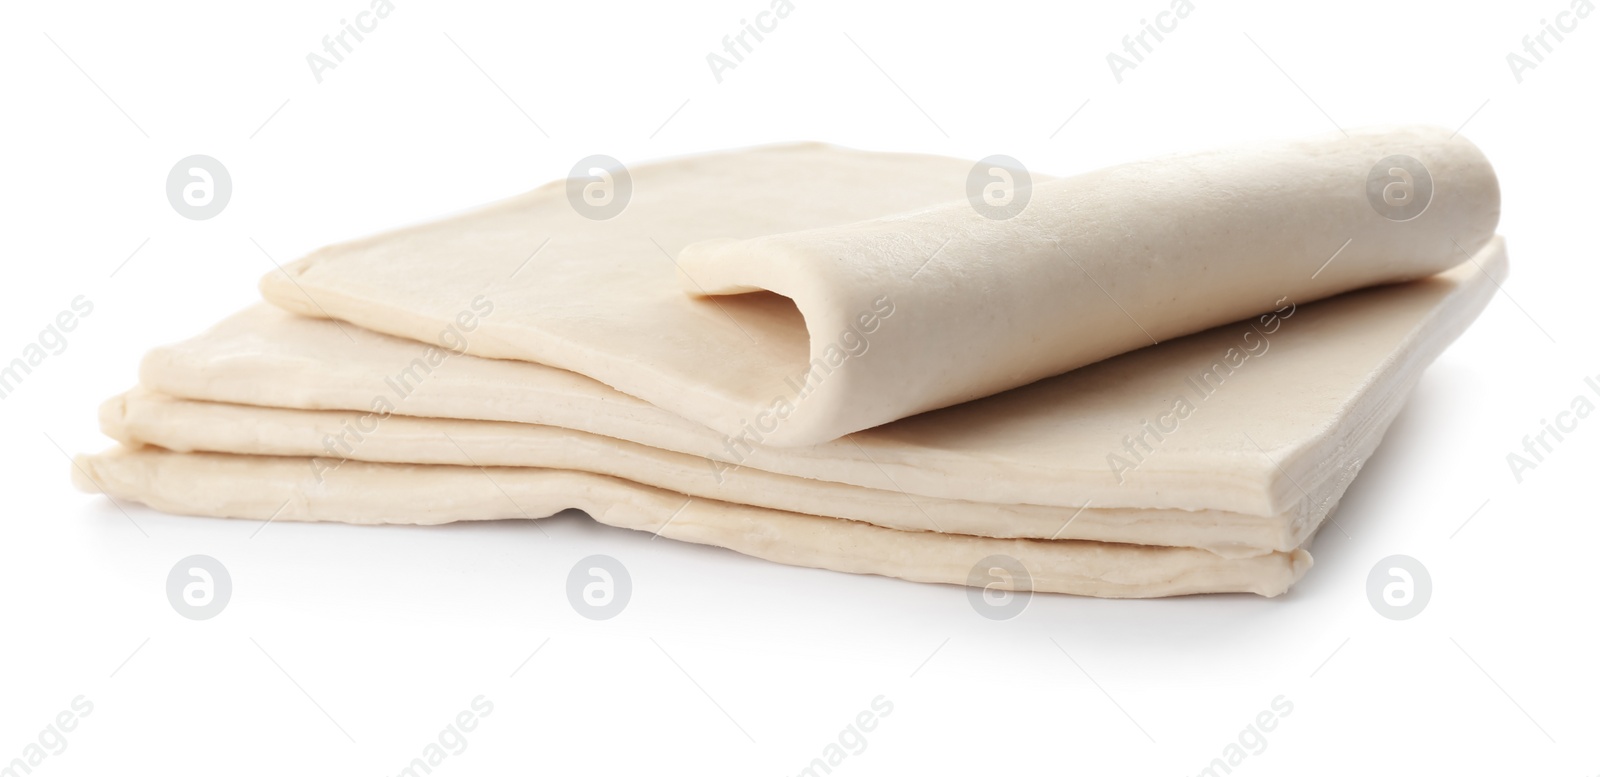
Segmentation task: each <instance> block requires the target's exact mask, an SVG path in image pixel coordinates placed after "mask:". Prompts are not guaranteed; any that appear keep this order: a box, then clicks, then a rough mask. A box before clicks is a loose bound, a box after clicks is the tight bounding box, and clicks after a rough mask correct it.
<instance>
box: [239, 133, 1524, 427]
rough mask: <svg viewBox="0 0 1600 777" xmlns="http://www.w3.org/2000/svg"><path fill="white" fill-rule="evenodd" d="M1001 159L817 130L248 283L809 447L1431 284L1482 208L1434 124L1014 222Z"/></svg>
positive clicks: (1473, 169)
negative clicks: (838, 140)
mask: <svg viewBox="0 0 1600 777" xmlns="http://www.w3.org/2000/svg"><path fill="white" fill-rule="evenodd" d="M993 172H994V170H993V168H990V167H988V166H987V165H983V164H980V165H978V166H976V167H975V166H974V165H973V164H972V163H971V162H967V161H962V160H957V159H949V158H943V157H932V156H921V155H912V154H884V153H873V152H861V151H851V150H847V149H841V148H836V147H831V146H825V145H819V144H799V145H789V146H776V147H767V148H756V149H747V150H742V151H731V152H722V153H716V154H708V155H703V156H696V157H687V158H682V159H675V160H667V161H663V162H655V163H651V164H640V165H636V166H631V167H630V168H629V169H628V170H627V176H626V177H627V181H628V187H627V189H626V203H625V205H626V207H624V208H623V209H622V210H620V211H618V212H613V211H607V212H606V213H605V214H603V217H596V216H595V214H592V213H586V212H585V210H584V208H583V201H575V200H573V199H572V197H571V187H568V186H567V185H566V184H567V182H556V183H554V184H551V185H547V186H544V187H541V188H539V189H536V190H534V191H532V192H529V193H527V194H523V195H519V196H517V197H513V198H510V199H507V200H503V201H501V202H497V203H494V204H491V205H489V206H486V207H483V208H480V209H478V210H475V211H472V212H468V213H464V214H461V215H457V216H453V217H450V218H446V219H442V220H439V221H435V222H432V223H428V224H421V225H417V226H412V227H407V228H404V229H400V230H396V231H393V232H390V233H387V234H383V235H377V236H374V237H369V238H365V239H362V240H357V241H352V242H349V243H343V244H339V245H334V246H329V247H327V248H323V249H321V250H318V251H316V252H313V253H312V254H310V255H308V256H306V257H303V258H301V259H299V260H297V261H294V262H292V263H289V264H287V265H285V266H284V267H283V268H282V269H281V270H274V271H273V272H271V273H269V274H268V275H267V276H266V277H264V278H263V279H262V283H261V288H262V293H263V295H264V296H265V297H266V299H267V300H268V301H269V302H271V303H272V304H274V305H276V306H278V307H280V308H283V309H285V310H288V311H290V312H293V313H298V314H301V315H304V316H311V317H318V318H333V319H338V320H341V321H347V322H351V323H354V324H357V325H359V326H361V327H364V328H366V329H370V330H373V331H377V332H382V333H385V334H391V335H397V336H400V337H404V338H409V339H411V340H417V341H422V342H425V343H430V344H436V345H438V346H440V347H441V349H448V350H449V351H452V352H465V353H470V354H474V355H477V356H486V357H491V358H495V359H510V360H519V361H524V362H534V363H538V364H543V365H548V366H551V367H556V368H559V369H562V370H567V371H570V372H574V373H578V374H580V375H584V376H587V377H589V378H592V379H594V380H597V381H599V382H601V383H604V384H606V385H608V386H610V387H612V388H614V389H616V390H618V391H621V392H623V393H625V394H629V395H631V396H633V397H637V398H639V399H642V400H644V401H646V402H648V403H650V404H652V405H654V406H656V407H659V408H661V409H664V410H666V411H668V412H670V413H672V414H674V415H676V416H678V417H681V418H684V419H688V420H689V421H692V422H695V423H697V424H701V425H704V426H707V427H710V428H711V429H713V430H715V431H716V432H717V433H719V435H723V436H725V437H726V439H727V440H728V441H729V442H730V444H731V445H734V446H735V447H740V448H747V447H750V446H803V445H815V444H819V443H823V442H826V441H829V440H835V439H838V438H840V437H843V436H844V435H848V434H850V433H852V432H856V431H859V430H862V429H867V428H870V427H874V426H878V425H881V424H884V423H888V422H890V421H894V420H896V419H900V418H905V417H907V416H912V415H915V414H918V413H921V412H924V411H928V410H932V409H935V408H940V407H946V406H950V405H955V404H958V403H962V402H966V401H968V400H973V399H977V398H980V397H983V396H987V395H991V394H995V393H998V392H1001V391H1005V390H1007V389H1011V388H1014V387H1017V386H1021V385H1024V384H1028V383H1031V382H1034V381H1037V380H1039V379H1042V378H1045V377H1048V376H1051V375H1057V374H1061V373H1064V372H1067V371H1070V370H1073V369H1075V368H1077V367H1081V366H1083V365H1086V364H1090V363H1093V362H1096V361H1099V360H1102V359H1105V358H1107V357H1110V356H1113V355H1116V354H1118V353H1123V352H1126V351H1131V350H1134V349H1138V348H1141V347H1143V346H1146V345H1149V344H1151V343H1154V342H1157V341H1165V340H1167V339H1171V338H1175V337H1178V336H1181V335H1186V334H1190V333H1194V332H1198V331H1200V330H1203V329H1207V328H1210V327H1214V326H1217V325H1219V324H1223V323H1228V322H1231V321H1238V320H1242V319H1245V318H1248V317H1251V316H1254V315H1257V314H1261V313H1265V312H1267V311H1270V310H1274V309H1276V308H1278V307H1280V306H1281V305H1283V304H1291V303H1305V302H1309V301H1311V300H1313V299H1318V298H1321V297H1327V296H1330V295H1334V294H1337V293H1340V292H1343V291H1347V290H1350V289H1354V288H1358V287H1362V286H1369V285H1373V284H1379V283H1385V282H1390V281H1397V280H1402V279H1408V278H1416V277H1421V276H1426V275H1431V274H1434V273H1437V272H1439V271H1441V270H1444V269H1446V268H1448V267H1451V266H1453V265H1455V264H1457V263H1459V262H1462V261H1464V260H1465V259H1466V257H1467V256H1469V255H1470V254H1471V253H1473V252H1475V251H1477V250H1478V249H1479V248H1481V247H1482V246H1483V245H1484V244H1485V243H1486V242H1487V241H1488V240H1489V238H1490V236H1491V235H1492V234H1493V231H1494V228H1495V225H1496V222H1497V221H1498V216H1499V192H1498V186H1497V184H1496V181H1495V177H1494V173H1493V171H1492V170H1491V169H1490V167H1489V164H1488V162H1487V161H1485V159H1484V157H1483V155H1482V154H1481V153H1479V152H1478V150H1477V149H1476V148H1475V147H1473V146H1472V145H1471V144H1470V143H1468V142H1467V141H1466V140H1464V139H1462V138H1459V137H1454V136H1452V135H1450V133H1449V132H1448V131H1447V130H1437V129H1429V128H1408V129H1388V130H1364V131H1363V130H1356V131H1351V132H1350V133H1349V134H1348V135H1347V136H1346V135H1335V136H1332V137H1328V138H1321V139H1315V140H1307V141H1299V142H1292V143H1280V144H1276V145H1258V146H1253V147H1250V148H1245V149H1238V150H1226V151H1217V152H1210V153H1203V154H1191V155H1186V156H1175V157H1166V158H1162V159H1156V160H1151V161H1147V162H1141V163H1137V164H1130V165H1124V166H1120V167H1114V168H1110V169H1106V170H1101V171H1098V172H1093V173H1088V174H1084V175H1080V176H1076V177H1072V178H1066V179H1060V180H1051V179H1047V178H1046V177H1045V176H1042V175H1038V174H1034V175H1033V176H1032V184H1031V185H1030V186H1027V187H1022V188H1017V189H1015V190H1014V191H1011V192H1010V193H1009V194H1008V195H1007V196H1009V197H1011V198H1012V199H1011V201H1012V202H1013V203H1015V202H1018V201H1022V200H1025V201H1026V205H1025V206H1024V207H1022V208H1021V210H1020V212H1017V213H1015V214H1014V215H1011V217H1009V218H990V216H993V215H996V214H995V213H994V211H993V210H992V209H989V208H987V207H983V206H984V205H985V204H986V203H988V202H990V201H989V200H984V199H982V197H983V196H984V195H983V194H982V189H981V187H979V188H977V189H974V186H973V182H974V181H975V180H976V181H979V182H981V181H982V180H983V177H984V176H989V175H991V173H993ZM974 176H977V178H976V179H975V178H974ZM617 179H618V180H621V177H620V171H619V173H618V176H617ZM1012 179H1013V180H1014V181H1017V180H1021V176H1018V175H1012ZM969 191H977V192H978V194H976V195H974V197H975V200H969V199H967V198H966V197H967V193H968V192H969ZM618 192H619V193H618V194H617V196H619V197H622V196H623V194H622V190H621V188H619V190H618ZM990 194H991V195H992V194H993V192H991V193H990ZM974 201H976V202H978V203H979V205H977V206H975V205H974V204H973V202H974ZM1013 209H1014V208H1013ZM1007 212H1008V213H1009V211H1007ZM1400 218H1405V220H1397V219H1400ZM685 290H687V291H688V292H689V293H684V292H685ZM354 336H355V335H353V334H351V333H350V332H346V333H345V334H343V335H341V338H352V337H354Z"/></svg>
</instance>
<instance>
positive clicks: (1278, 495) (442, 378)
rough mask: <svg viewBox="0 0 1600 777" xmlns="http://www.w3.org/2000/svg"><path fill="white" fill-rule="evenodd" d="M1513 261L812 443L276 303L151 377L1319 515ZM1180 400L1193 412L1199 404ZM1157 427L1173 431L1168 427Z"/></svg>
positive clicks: (796, 458)
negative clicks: (772, 442) (705, 421)
mask: <svg viewBox="0 0 1600 777" xmlns="http://www.w3.org/2000/svg"><path fill="white" fill-rule="evenodd" d="M1506 272H1507V265H1506V258H1505V245H1504V241H1503V240H1502V239H1500V238H1496V239H1494V240H1491V241H1490V243H1489V244H1488V245H1486V246H1485V247H1484V248H1483V249H1482V250H1481V251H1479V252H1478V254H1477V255H1476V256H1474V258H1473V261H1471V262H1466V263H1463V264H1462V265H1460V266H1458V267H1456V268H1454V269H1452V270H1450V271H1447V272H1445V273H1441V274H1439V275H1437V276H1433V277H1430V278H1426V279H1422V280H1419V281H1414V282H1411V283H1405V284H1398V285H1391V286H1383V287H1378V288H1373V289H1366V290H1362V291H1359V292H1353V293H1349V294H1345V295H1341V296H1338V297H1334V298H1332V299H1328V300H1323V301H1321V302H1317V303H1314V304H1308V305H1295V306H1294V308H1293V310H1292V312H1291V313H1290V314H1289V315H1287V316H1283V315H1278V314H1270V315H1268V316H1262V317H1258V318H1256V319H1252V320H1251V321H1248V322H1241V323H1237V324H1229V325H1225V326H1221V327H1217V328H1214V329H1212V330H1209V331H1207V332H1204V333H1200V334H1197V335H1193V336H1189V337H1184V338H1180V339H1177V340H1172V341H1168V342H1166V343H1162V344H1161V345H1159V346H1153V347H1150V348H1146V349H1142V350H1139V351H1135V352H1133V353H1129V354H1124V355H1122V356H1119V357H1115V358H1112V359H1108V360H1106V361H1103V362H1100V363H1097V364H1093V365H1090V366H1087V367H1083V368H1080V369H1077V370H1074V371H1072V372H1070V373H1067V374H1065V375H1061V376H1057V377H1055V378H1049V379H1046V380H1042V381H1039V382H1037V383H1034V384H1032V385H1030V386H1025V387H1022V388H1019V389H1014V390H1012V391H1009V392H1005V393H1003V394H999V395H996V396H994V397H990V398H986V399H982V400H977V401H974V402H969V403H966V404H963V405H959V406H956V407H952V408H946V409H944V410H938V411H934V412H930V413H926V414H923V415H920V416H916V417H913V418H908V419H904V420H901V421H898V422H895V423H892V424H888V425H885V426H882V427H878V428H875V429H870V430H867V431H864V432H858V433H856V434H853V435H851V436H850V437H847V438H844V439H841V440H835V441H832V442H828V443H823V444H820V445H816V446H811V447H805V448H771V447H768V446H763V445H759V444H751V443H748V442H746V441H743V440H738V439H728V438H724V437H723V436H722V435H719V434H717V433H716V432H714V431H712V430H710V429H707V428H706V427H703V426H700V425H698V424H695V423H693V422H691V421H688V420H686V419H684V418H681V417H679V416H676V415H674V414H672V413H669V412H667V411H665V410H662V409H661V408H657V407H654V406H652V405H650V404H649V403H647V402H644V401H643V400H640V399H637V398H634V397H630V396H627V395H625V394H622V393H620V392H618V391H615V390H613V389H611V388H609V387H607V386H605V385H603V384H601V383H599V382H597V381H595V380H592V379H589V378H586V377H584V376H581V375H577V374H575V373H572V372H568V371H564V370H558V369H555V368H552V367H547V366H544V365H539V364H533V363H530V362H520V361H512V360H500V359H483V358H477V357H473V356H471V355H448V356H447V357H446V358H443V359H442V361H440V360H438V359H437V358H435V359H430V358H429V354H430V347H429V346H427V345H423V344H419V343H416V342H413V341H408V340H402V339H398V338H394V337H388V336H384V335H380V334H376V333H372V332H368V331H366V330H364V329H361V328H359V327H355V326H350V325H348V324H346V325H342V327H341V326H340V325H336V324H334V323H332V322H329V321H326V320H317V319H310V318H304V317H300V316H294V315H290V314H287V313H284V312H282V311H279V310H276V309H273V308H271V307H268V306H262V305H258V306H255V307H252V308H249V309H247V310H245V311H243V312H241V313H239V314H236V315H235V316H232V317H230V318H228V319H226V320H224V321H223V322H221V323H220V324H218V325H216V326H215V327H213V328H212V329H211V330H209V331H208V332H206V333H204V334H202V335H199V336H198V337H195V338H193V339H190V340H188V341H185V342H181V343H177V344H174V345H170V346H165V347H160V348H156V349H154V350H152V351H151V352H150V353H149V354H148V355H147V356H146V357H145V359H144V361H143V363H142V364H141V369H140V383H141V384H142V385H144V386H145V387H147V388H149V389H151V390H153V391H157V392H160V393H163V394H167V395H170V396H174V397H181V398H188V399H201V400H209V401H214V402H226V403H234V404H247V405H262V406H270V407H286V408H299V409H309V410H355V411H360V412H363V413H373V412H377V411H380V410H381V411H385V412H393V413H395V414H398V415H405V416H417V417H433V418H458V419H467V420H487V421H511V422H518V423H531V424H540V425H545V426H556V427H562V428H567V429H575V430H579V431H584V432H589V433H592V434H598V435H603V436H607V437H614V438H617V439H622V440H627V441H630V442H636V443H639V444H641V445H645V446H648V447H652V448H658V449H662V450H667V451H673V452H677V453H683V454H688V455H691V456H697V457H700V458H702V459H703V460H704V462H705V467H706V469H707V470H708V472H718V473H722V477H731V476H732V474H733V473H736V472H737V471H738V469H739V468H741V467H743V468H753V469H759V470H763V471H766V472H775V473H780V474H785V475H791V476H795V477H801V478H810V479H816V480H826V481H831V482H835V483H846V484H850V485H855V486H862V487H866V488H876V489H882V490H889V491H902V490H903V491H905V492H907V493H909V494H911V495H913V496H916V497H923V496H927V497H937V498H941V499H950V500H957V501H969V502H979V503H993V504H1035V505H1046V506H1055V507H1064V508H1070V509H1074V510H1076V509H1077V508H1079V507H1081V506H1083V505H1084V504H1085V503H1090V504H1091V507H1093V508H1135V509H1178V510H1217V511H1225V512H1233V513H1240V514H1247V515H1257V516H1278V515H1287V514H1291V513H1294V514H1300V515H1304V514H1307V513H1309V512H1315V509H1310V508H1307V507H1306V506H1304V505H1302V503H1303V502H1305V501H1307V500H1308V498H1311V497H1310V496H1308V492H1309V491H1312V490H1314V489H1313V484H1316V483H1321V482H1324V481H1327V480H1329V479H1331V478H1336V477H1342V476H1346V475H1348V473H1349V471H1350V470H1351V468H1352V467H1354V466H1356V465H1358V464H1359V461H1361V460H1364V458H1365V456H1366V455H1367V453H1368V452H1370V450H1371V449H1372V447H1373V446H1375V445H1376V444H1377V438H1378V437H1381V433H1382V430H1383V429H1384V428H1385V427H1386V426H1387V424H1388V422H1389V420H1391V419H1392V418H1393V416H1394V414H1395V413H1396V412H1398V409H1399V407H1400V404H1401V403H1402V402H1403V400H1404V397H1405V395H1406V392H1407V391H1408V390H1409V386H1410V385H1411V384H1413V383H1414V382H1415V380H1416V379H1417V377H1418V376H1419V375H1420V374H1421V371H1422V370H1423V369H1424V368H1425V367H1426V366H1427V364H1428V363H1430V362H1431V361H1432V360H1433V359H1434V358H1435V357H1436V356H1437V355H1438V354H1439V352H1440V351H1442V350H1443V349H1444V347H1445V346H1447V345H1448V344H1449V343H1450V342H1451V341H1452V340H1453V339H1454V338H1455V337H1456V336H1457V335H1459V334H1460V332H1462V331H1464V330H1465V328H1466V327H1467V325H1468V324H1470V323H1471V321H1472V320H1473V319H1474V318H1475V317H1476V316H1477V314H1478V312H1479V311H1481V310H1482V308H1483V306H1484V305H1486V304H1487V303H1488V300H1489V299H1490V297H1491V296H1492V294H1493V293H1494V289H1495V283H1496V282H1499V281H1503V280H1504V277H1505V274H1506ZM1291 304H1293V303H1291ZM492 315H494V314H492ZM492 315H491V317H492ZM469 336H470V335H469ZM432 353H434V354H435V356H437V355H438V354H441V353H448V352H444V351H442V350H440V349H433V351H432ZM1241 357H1242V360H1240V359H1241ZM1230 365H1232V366H1230ZM1289 387H1292V388H1289ZM1179 399H1182V400H1184V401H1185V402H1187V403H1188V404H1189V407H1190V408H1191V410H1190V412H1189V413H1188V415H1187V417H1186V418H1183V419H1178V418H1177V413H1175V412H1174V408H1175V407H1176V406H1177V404H1178V400H1179ZM1174 422H1176V423H1177V428H1176V429H1175V430H1172V424H1173V423H1174ZM1154 427H1164V428H1167V429H1169V430H1171V431H1169V432H1167V433H1164V434H1162V435H1161V439H1159V440H1157V439H1156V437H1155V434H1152V433H1151V432H1150V431H1149V429H1150V428H1154ZM1157 433H1159V429H1157ZM1135 437H1137V438H1138V439H1134V438H1135ZM1147 449H1148V450H1147ZM1113 457H1116V458H1113ZM1123 462H1127V463H1130V464H1133V466H1132V467H1126V466H1122V463H1123ZM1340 473H1344V474H1343V475H1341V474H1340ZM1313 496H1314V495H1313ZM1312 501H1313V502H1314V503H1315V502H1318V501H1322V499H1321V498H1316V499H1313V500H1312ZM1314 507H1315V505H1314V504H1313V508H1314Z"/></svg>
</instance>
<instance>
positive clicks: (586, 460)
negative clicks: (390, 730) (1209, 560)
mask: <svg viewBox="0 0 1600 777" xmlns="http://www.w3.org/2000/svg"><path fill="white" fill-rule="evenodd" d="M365 415H366V414H364V413H359V412H356V411H350V410H294V409H288V408H275V407H259V406H254V405H236V404H228V403H222V402H206V401H203V400H193V399H178V398H175V397H169V396H166V395H163V394H156V393H154V392H151V391H148V390H142V389H135V390H133V391H130V392H128V393H126V394H122V395H119V396H116V397H113V398H111V399H109V400H107V401H106V402H105V404H103V405H101V408H100V428H101V431H103V432H105V434H106V435H107V436H108V437H110V438H112V439H114V440H116V441H117V442H120V443H122V444H123V445H125V446H128V447H133V448H137V447H139V446H141V445H153V446H157V447H160V448H165V449H167V450H172V451H179V452H190V451H199V452H212V453H237V454H250V455H264V456H297V457H304V458H305V459H306V460H307V462H308V466H309V467H310V470H311V472H312V474H313V476H314V477H315V478H317V479H322V478H337V477H339V476H340V471H341V470H342V468H343V466H344V463H345V462H346V461H348V460H354V461H372V462H383V463H397V464H449V465H455V466H489V467H536V468H548V469H570V470H576V471H581V472H592V473H595V474H599V475H607V476H611V477H617V478H621V479H623V480H630V481H633V482H636V483H640V484H642V485H647V486H653V487H656V488H661V489H664V490H667V491H673V492H677V493H681V494H685V495H687V496H694V497H704V498H709V499H715V500H717V501H722V502H732V503H735V504H745V505H753V506H757V507H767V508H772V509H776V510H783V511H787V512H796V513H805V514H808V515H816V516H822V517H827V518H846V519H850V520H855V521H862V522H865V523H871V524H876V525H879V526H884V527H886V528H891V529H900V530H904V531H934V532H945V533H950V534H969V535H974V536H981V537H1005V538H1009V537H1020V538H1032V539H1050V540H1056V539H1060V540H1074V539H1075V540H1092V541H1098V542H1119V543H1130V544H1136V545H1169V546H1174V547H1191V548H1204V549H1207V550H1210V551H1212V552H1213V553H1217V554H1219V555H1225V556H1229V557H1238V556H1253V555H1260V554H1262V553H1267V552H1271V551H1289V550H1294V549H1295V548H1298V547H1301V546H1303V545H1304V544H1305V543H1306V542H1307V540H1309V539H1310V536H1311V534H1312V532H1314V531H1315V530H1316V528H1317V527H1318V526H1319V525H1320V524H1321V522H1322V519H1323V518H1324V516H1326V515H1327V514H1328V513H1329V512H1331V510H1332V509H1333V508H1334V506H1336V504H1337V501H1338V498H1339V497H1340V495H1342V493H1343V491H1344V489H1345V488H1346V487H1347V486H1348V485H1349V484H1350V482H1351V481H1352V479H1353V477H1354V474H1355V473H1354V471H1353V470H1352V471H1350V472H1348V473H1344V476H1343V477H1337V478H1335V479H1334V480H1331V481H1327V482H1323V483H1302V484H1301V485H1303V486H1305V487H1306V488H1307V489H1308V490H1309V491H1310V496H1311V498H1310V499H1307V500H1305V501H1303V502H1301V503H1300V506H1302V507H1304V508H1305V509H1303V510H1300V511H1297V512H1295V513H1292V514H1289V515H1279V516H1256V515H1244V514H1241V513H1231V512H1226V511H1221V510H1199V511H1188V510H1140V509H1133V508H1096V507H1082V508H1078V509H1073V508H1070V507H1049V506H1043V505H1008V504H993V503H979V502H965V501H958V500H950V499H940V498H937V497H927V496H918V497H913V496H911V495H909V494H906V493H904V492H901V491H893V490H884V489H876V488H863V487H860V486H852V485H847V484H844V483H833V482H830V481H826V480H811V479H807V478H797V477H793V476H790V475H780V474H776V473H772V472H766V471H763V470H758V469H753V468H749V467H742V468H739V469H737V470H734V471H730V472H728V473H726V474H725V475H724V476H722V477H719V476H718V474H717V473H716V472H714V471H713V470H711V469H709V468H708V467H706V465H705V462H704V461H703V460H701V459H698V458H696V457H694V456H689V455H687V454H682V453H674V452H672V451H667V450H662V449H660V448H650V447H646V446H643V445H639V444H638V443H631V442H627V441H625V440H619V439H616V438H613V437H603V436H600V435H596V434H589V433H587V432H580V431H576V430H572V429H562V428H559V427H553V426H539V425H535V424H519V423H507V422H502V421H465V420H457V419H446V418H413V417H408V416H401V415H391V416H388V417H386V418H382V419H377V418H366V417H365ZM1363 458H1364V457H1363Z"/></svg>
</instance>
